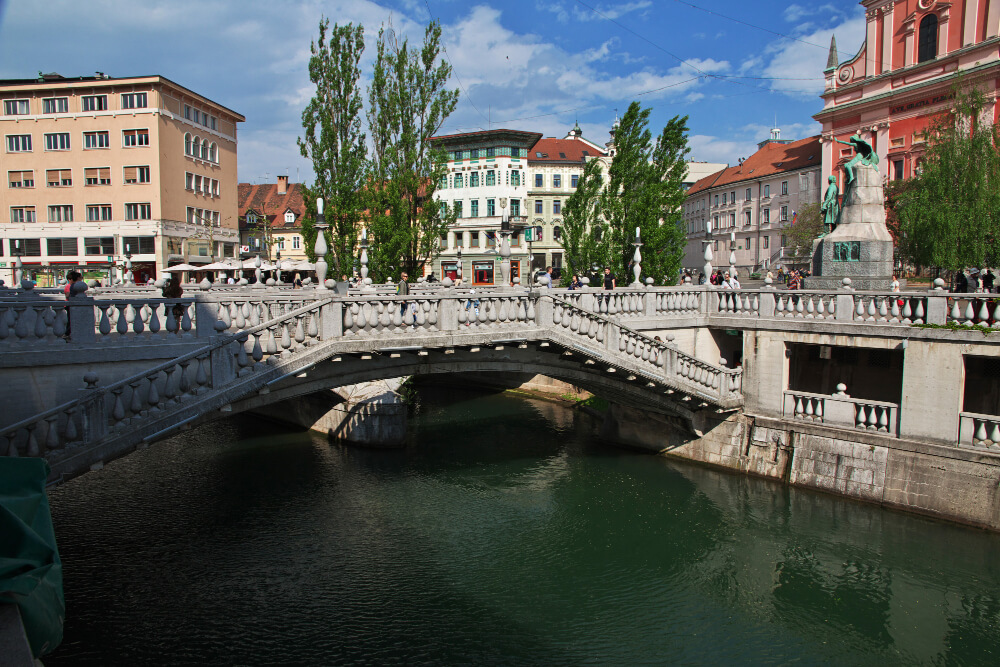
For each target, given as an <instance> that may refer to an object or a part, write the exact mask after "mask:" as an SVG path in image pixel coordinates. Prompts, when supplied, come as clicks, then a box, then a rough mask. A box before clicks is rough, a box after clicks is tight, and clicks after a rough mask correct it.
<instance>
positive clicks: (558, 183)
mask: <svg viewBox="0 0 1000 667" xmlns="http://www.w3.org/2000/svg"><path fill="white" fill-rule="evenodd" d="M552 187H554V188H561V187H562V176H561V175H560V174H552Z"/></svg>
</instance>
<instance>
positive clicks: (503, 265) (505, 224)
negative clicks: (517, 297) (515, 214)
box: [500, 197, 510, 287]
mask: <svg viewBox="0 0 1000 667" xmlns="http://www.w3.org/2000/svg"><path fill="white" fill-rule="evenodd" d="M500 282H501V283H502V284H503V286H504V287H509V286H510V219H508V218H507V198H506V197H500Z"/></svg>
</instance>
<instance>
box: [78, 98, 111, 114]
mask: <svg viewBox="0 0 1000 667" xmlns="http://www.w3.org/2000/svg"><path fill="white" fill-rule="evenodd" d="M107 109H108V96H107V95H85V96H84V97H83V110H84V111H107Z"/></svg>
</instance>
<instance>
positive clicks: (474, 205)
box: [469, 199, 479, 218]
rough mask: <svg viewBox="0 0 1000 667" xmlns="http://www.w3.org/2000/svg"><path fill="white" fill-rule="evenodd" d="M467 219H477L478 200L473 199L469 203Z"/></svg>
mask: <svg viewBox="0 0 1000 667" xmlns="http://www.w3.org/2000/svg"><path fill="white" fill-rule="evenodd" d="M469 217H472V218H478V217H479V200H478V199H473V200H472V201H471V202H469Z"/></svg>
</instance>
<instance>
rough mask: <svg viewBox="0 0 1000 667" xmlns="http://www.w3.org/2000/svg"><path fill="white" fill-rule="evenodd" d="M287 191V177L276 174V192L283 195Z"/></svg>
mask: <svg viewBox="0 0 1000 667" xmlns="http://www.w3.org/2000/svg"><path fill="white" fill-rule="evenodd" d="M287 191H288V177H287V176H278V194H279V195H283V194H285V193H286V192H287Z"/></svg>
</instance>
